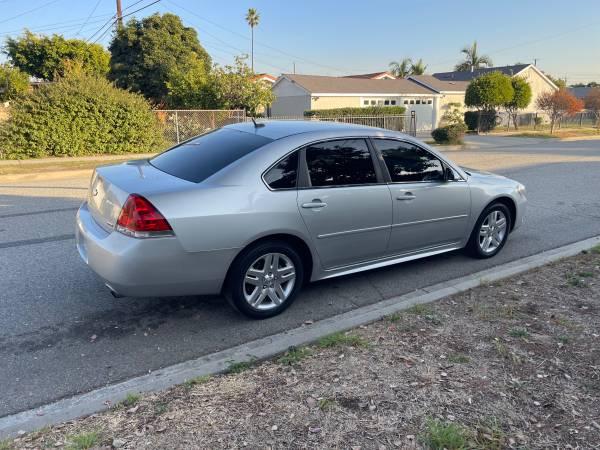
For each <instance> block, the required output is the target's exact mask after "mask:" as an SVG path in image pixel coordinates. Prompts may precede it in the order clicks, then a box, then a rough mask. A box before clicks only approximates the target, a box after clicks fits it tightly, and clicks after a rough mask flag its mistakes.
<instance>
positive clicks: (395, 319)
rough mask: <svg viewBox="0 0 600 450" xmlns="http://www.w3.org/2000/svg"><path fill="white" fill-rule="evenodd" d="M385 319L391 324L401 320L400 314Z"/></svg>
mask: <svg viewBox="0 0 600 450" xmlns="http://www.w3.org/2000/svg"><path fill="white" fill-rule="evenodd" d="M386 319H387V320H388V321H390V322H392V323H394V322H398V321H400V320H401V319H402V314H400V313H394V314H390V315H389V316H387V317H386Z"/></svg>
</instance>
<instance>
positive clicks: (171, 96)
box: [166, 56, 208, 109]
mask: <svg viewBox="0 0 600 450" xmlns="http://www.w3.org/2000/svg"><path fill="white" fill-rule="evenodd" d="M190 58H191V60H190V61H189V63H188V64H186V65H185V69H184V70H181V69H173V70H172V71H171V72H170V73H169V76H168V81H167V82H166V86H167V91H168V94H167V98H166V103H167V105H168V106H169V108H172V109H194V108H202V107H203V102H204V92H203V90H204V89H205V86H206V82H207V81H208V73H207V72H206V67H205V65H204V63H203V61H202V60H200V59H199V58H198V57H196V56H191V57H190Z"/></svg>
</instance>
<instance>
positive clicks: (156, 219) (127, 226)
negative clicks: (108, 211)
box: [117, 194, 173, 238]
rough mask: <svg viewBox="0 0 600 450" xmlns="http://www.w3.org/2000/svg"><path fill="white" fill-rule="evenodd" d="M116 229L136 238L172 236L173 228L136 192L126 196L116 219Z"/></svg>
mask: <svg viewBox="0 0 600 450" xmlns="http://www.w3.org/2000/svg"><path fill="white" fill-rule="evenodd" d="M117 231H119V232H121V233H123V234H126V235H127V236H133V237H136V238H148V237H160V236H173V229H172V228H171V225H169V222H167V219H165V217H164V216H163V215H162V214H161V213H160V212H159V211H158V209H156V208H155V207H154V205H153V204H152V203H150V202H149V201H148V200H146V199H145V198H144V197H142V196H141V195H138V194H131V195H130V196H129V197H127V200H126V201H125V204H124V205H123V209H121V214H120V215H119V220H117Z"/></svg>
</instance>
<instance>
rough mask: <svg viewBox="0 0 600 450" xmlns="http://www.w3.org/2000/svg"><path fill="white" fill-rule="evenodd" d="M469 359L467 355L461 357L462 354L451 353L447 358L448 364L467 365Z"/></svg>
mask: <svg viewBox="0 0 600 450" xmlns="http://www.w3.org/2000/svg"><path fill="white" fill-rule="evenodd" d="M470 361H471V359H470V358H469V357H468V356H467V355H463V354H462V353H453V354H452V355H449V356H448V362H451V363H453V364H467V363H468V362H470Z"/></svg>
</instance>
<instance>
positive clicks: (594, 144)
mask: <svg viewBox="0 0 600 450" xmlns="http://www.w3.org/2000/svg"><path fill="white" fill-rule="evenodd" d="M476 140H477V142H478V143H479V144H480V145H481V148H480V149H479V150H476V151H473V150H469V151H465V150H458V151H449V152H448V154H449V155H450V157H451V158H453V159H455V160H456V161H458V162H460V163H461V164H464V165H466V166H470V167H481V168H485V169H494V170H495V171H496V172H499V173H502V174H505V175H508V176H510V177H512V178H514V179H517V180H519V181H521V182H522V183H524V184H525V185H526V186H527V189H528V197H529V200H530V202H529V206H530V207H529V210H528V213H527V217H526V223H525V225H524V226H523V227H522V228H521V229H519V230H518V231H517V232H515V233H514V234H512V235H511V237H510V240H509V242H508V244H507V246H506V247H505V248H504V250H503V251H502V253H501V254H500V255H498V256H497V257H495V258H493V259H492V260H486V261H480V260H473V259H470V258H468V257H466V256H464V255H463V254H462V253H460V252H454V253H451V254H446V255H442V256H437V257H432V258H428V259H425V260H420V261H416V262H412V263H406V264H402V265H398V266H394V267H388V268H384V269H380V270H376V271H371V272H367V273H362V274H358V275H353V276H347V277H344V278H338V279H333V280H328V281H323V282H319V283H315V284H313V285H311V286H309V287H308V288H307V289H306V290H305V291H304V293H303V294H302V295H301V296H300V297H299V298H298V299H297V301H296V303H295V304H294V305H293V306H292V307H291V308H290V309H289V310H287V312H285V313H284V314H283V315H281V316H279V317H276V318H273V319H270V320H266V321H250V320H247V319H245V318H243V317H242V316H240V315H238V314H237V313H235V312H233V311H232V310H231V308H230V307H229V306H228V305H227V303H226V302H224V301H223V300H222V299H221V298H219V297H211V298H197V297H178V298H141V299H129V298H124V299H114V298H113V297H112V296H110V294H109V293H108V291H107V290H106V289H105V288H104V286H103V284H102V282H101V281H100V280H99V279H97V278H96V276H95V275H94V274H93V273H92V272H91V271H90V270H89V269H88V268H87V267H86V266H85V264H84V263H83V262H82V261H81V260H80V259H79V255H78V253H77V250H76V248H75V242H74V239H73V231H74V216H75V211H76V209H77V207H78V205H79V204H80V202H81V199H82V198H83V197H84V196H85V193H86V189H87V183H88V180H87V179H70V180H58V181H46V182H43V181H36V182H31V183H18V184H10V185H8V184H3V185H0V416H4V415H8V414H11V413H15V412H18V411H21V410H24V409H29V408H33V407H36V406H38V405H41V404H44V403H48V402H51V401H54V400H58V399H60V398H62V397H65V396H69V395H73V394H77V393H81V392H85V391H89V390H91V389H94V388H96V387H100V386H104V385H107V384H110V383H114V382H117V381H121V380H123V379H127V378H129V377H132V376H135V375H140V374H143V373H147V372H150V371H153V370H156V369H159V368H161V367H164V366H167V365H171V364H174V363H178V362H181V361H184V360H187V359H191V358H195V357H199V356H201V355H205V354H208V353H211V352H214V351H218V350H223V349H225V348H228V347H231V346H234V345H237V344H240V343H243V342H247V341H250V340H253V339H257V338H260V337H263V336H267V335H269V334H272V333H277V332H280V331H283V330H285V329H288V328H292V327H296V326H299V325H301V324H302V323H303V322H304V321H306V320H308V319H312V320H318V319H322V318H325V317H329V316H332V315H335V314H338V313H341V312H345V311H348V310H350V309H353V308H356V307H359V306H363V305H366V304H370V303H374V302H377V301H379V300H381V299H384V298H387V297H391V296H394V295H399V294H403V293H406V292H410V291H412V290H414V289H416V288H419V287H424V286H427V285H431V284H434V283H437V282H441V281H444V280H448V279H451V278H454V277H458V276H462V275H466V274H468V273H472V272H476V271H479V270H482V269H484V268H488V267H491V266H494V265H497V264H500V263H504V262H507V261H511V260H515V259H518V258H521V257H524V256H528V255H532V254H535V253H538V252H541V251H543V250H547V249H551V248H555V247H558V246H561V245H565V244H568V243H571V242H574V241H577V240H580V239H584V238H588V237H592V236H596V235H600V141H598V140H597V141H579V142H554V141H550V140H547V141H542V140H531V139H517V138H476Z"/></svg>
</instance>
